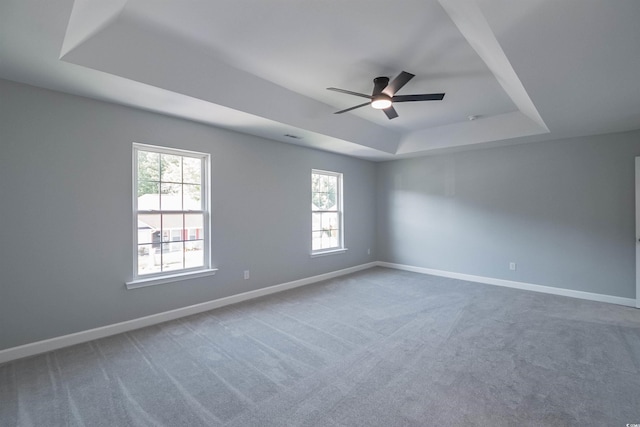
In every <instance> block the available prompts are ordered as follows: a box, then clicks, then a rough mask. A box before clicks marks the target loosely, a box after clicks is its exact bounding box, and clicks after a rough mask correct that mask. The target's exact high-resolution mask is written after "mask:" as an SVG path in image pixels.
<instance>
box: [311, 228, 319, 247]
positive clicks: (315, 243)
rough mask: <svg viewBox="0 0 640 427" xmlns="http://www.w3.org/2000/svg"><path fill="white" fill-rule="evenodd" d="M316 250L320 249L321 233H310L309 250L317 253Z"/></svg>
mask: <svg viewBox="0 0 640 427" xmlns="http://www.w3.org/2000/svg"><path fill="white" fill-rule="evenodd" d="M318 249H322V231H314V232H313V233H311V250H314V251H317V250H318Z"/></svg>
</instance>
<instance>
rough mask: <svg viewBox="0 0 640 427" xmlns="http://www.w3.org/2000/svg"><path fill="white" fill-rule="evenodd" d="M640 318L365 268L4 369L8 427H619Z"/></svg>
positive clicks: (632, 399)
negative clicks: (221, 426) (354, 272)
mask: <svg viewBox="0 0 640 427" xmlns="http://www.w3.org/2000/svg"><path fill="white" fill-rule="evenodd" d="M626 423H640V310H636V309H633V308H627V307H621V306H615V305H610V304H603V303H596V302H590V301H583V300H577V299H571V298H565V297H559V296H552V295H545V294H538V293H533V292H526V291H518V290H513V289H506V288H499V287H493V286H488V285H481V284H477V283H468V282H463V281H459V280H453V279H445V278H440V277H433V276H425V275H420V274H414V273H408V272H402V271H395V270H389V269H383V268H375V269H371V270H366V271H363V272H360V273H356V274H352V275H349V276H344V277H341V278H337V279H334V280H330V281H326V282H322V283H318V284H314V285H309V286H306V287H304V288H298V289H295V290H291V291H287V292H284V293H280V294H276V295H272V296H269V297H265V298H261V299H258V300H254V301H249V302H246V303H242V304H237V305H234V306H229V307H225V308H222V309H218V310H214V311H211V312H208V313H204V314H200V315H196V316H191V317H188V318H184V319H180V320H176V321H172V322H168V323H164V324H162V325H157V326H153V327H148V328H145V329H140V330H137V331H133V332H130V333H126V334H121V335H117V336H113V337H110V338H105V339H101V340H97V341H93V342H90V343H86V344H81V345H76V346H73V347H69V348H65V349H61V350H58V351H55V352H52V353H48V354H44V355H40V356H35V357H31V358H28V359H23V360H18V361H14V362H11V363H8V364H4V365H2V366H0V425H2V426H3V427H4V426H15V425H18V426H109V427H113V426H172V427H173V426H217V425H224V426H385V427H389V426H462V425H464V426H516V425H517V426H624V425H625V424H626Z"/></svg>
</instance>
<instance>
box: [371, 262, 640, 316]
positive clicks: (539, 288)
mask: <svg viewBox="0 0 640 427" xmlns="http://www.w3.org/2000/svg"><path fill="white" fill-rule="evenodd" d="M376 265H377V266H379V267H387V268H395V269H396V270H405V271H412V272H414V273H421V274H430V275H433V276H441V277H449V278H451V279H460V280H467V281H470V282H477V283H484V284H487V285H495V286H504V287H507V288H515V289H522V290H525V291H534V292H542V293H545V294H553V295H562V296H565V297H572V298H580V299H585V300H590V301H599V302H606V303H609V304H618V305H624V306H627V307H635V306H636V300H634V299H633V298H624V297H616V296H613V295H604V294H596V293H592V292H583V291H574V290H572V289H564V288H555V287H553V286H544V285H535V284H532V283H524V282H515V281H513V280H504V279H495V278H493V277H483V276H474V275H472V274H464V273H453V272H450V271H443V270H434V269H432V268H424V267H414V266H411V265H404V264H395V263H391V262H384V261H377V262H376Z"/></svg>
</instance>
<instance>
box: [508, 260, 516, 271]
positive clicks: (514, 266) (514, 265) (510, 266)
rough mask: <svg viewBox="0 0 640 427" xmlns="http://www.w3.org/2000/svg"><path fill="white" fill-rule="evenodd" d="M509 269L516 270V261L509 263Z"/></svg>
mask: <svg viewBox="0 0 640 427" xmlns="http://www.w3.org/2000/svg"><path fill="white" fill-rule="evenodd" d="M509 270H511V271H516V263H515V262H510V263H509Z"/></svg>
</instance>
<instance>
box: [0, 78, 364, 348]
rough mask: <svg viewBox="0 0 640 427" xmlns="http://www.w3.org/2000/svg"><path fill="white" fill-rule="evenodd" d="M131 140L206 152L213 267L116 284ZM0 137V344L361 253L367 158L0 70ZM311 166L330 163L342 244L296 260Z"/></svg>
mask: <svg viewBox="0 0 640 427" xmlns="http://www.w3.org/2000/svg"><path fill="white" fill-rule="evenodd" d="M133 141H136V142H141V143H148V144H155V145H166V146H170V147H176V148H185V149H190V150H196V151H202V152H208V153H211V156H212V181H213V184H212V188H211V192H212V206H213V208H212V220H213V224H212V230H213V232H212V234H213V264H214V266H216V267H218V268H219V269H220V271H219V272H218V273H217V274H216V275H215V276H213V277H207V278H202V279H192V280H188V281H182V282H178V283H174V284H165V285H159V286H153V287H147V288H142V289H136V290H130V291H128V290H126V289H125V287H124V282H125V281H127V280H130V279H131V276H132V250H131V246H132V236H131V234H132V231H131V230H132V218H131V209H132V208H131V197H132V196H131V143H132V142H133ZM0 147H1V149H2V151H1V153H2V154H1V157H0V224H2V234H1V235H2V239H1V243H0V273H1V276H0V349H4V348H9V347H13V346H17V345H21V344H25V343H29V342H34V341H37V340H42V339H46V338H51V337H55V336H60V335H64V334H68V333H72V332H77V331H82V330H86V329H90V328H94V327H98V326H102V325H108V324H112V323H116V322H121V321H125V320H129V319H133V318H137V317H141V316H145V315H149V314H153V313H158V312H162V311H166V310H170V309H175V308H179V307H184V306H188V305H191V304H195V303H200V302H204V301H209V300H213V299H216V298H221V297H224V296H229V295H233V294H237V293H241V292H245V291H249V290H253V289H258V288H262V287H266V286H270V285H276V284H280V283H284V282H288V281H292V280H296V279H300V278H304V277H310V276H314V275H317V274H322V273H326V272H330V271H335V270H339V269H342V268H346V267H350V266H355V265H359V264H363V263H366V262H370V261H373V260H374V255H370V256H369V255H367V248H371V249H372V254H373V249H374V243H375V223H374V220H375V216H374V215H372V212H373V210H374V209H375V165H374V164H373V163H370V162H367V161H363V160H357V159H353V158H349V157H345V156H340V155H335V154H330V153H326V152H321V151H316V150H312V149H307V148H303V147H298V146H294V145H289V144H283V143H279V142H274V141H270V140H266V139H261V138H257V137H252V136H248V135H244V134H239V133H234V132H230V131H226V130H222V129H217V128H213V127H209V126H205V125H201V124H197V123H192V122H189V121H184V120H180V119H174V118H170V117H165V116H161V115H157V114H153V113H147V112H144V111H139V110H135V109H130V108H126V107H123V106H117V105H112V104H108V103H102V102H98V101H95V100H90V99H86V98H80V97H75V96H71V95H65V94H61V93H57V92H52V91H47V90H43V89H38V88H34V87H30V86H25V85H21V84H17V83H12V82H7V81H2V80H0ZM312 168H318V169H326V170H333V171H339V172H343V173H344V192H345V202H344V204H345V221H346V224H345V225H346V238H345V243H346V246H347V247H348V248H349V251H348V252H347V253H345V254H342V255H332V256H325V257H319V258H313V259H312V258H310V257H309V251H310V246H311V236H310V227H311V216H310V185H311V184H310V180H311V178H310V173H311V169H312ZM245 269H249V270H251V279H250V280H247V281H245V280H243V275H242V271H243V270H245Z"/></svg>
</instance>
